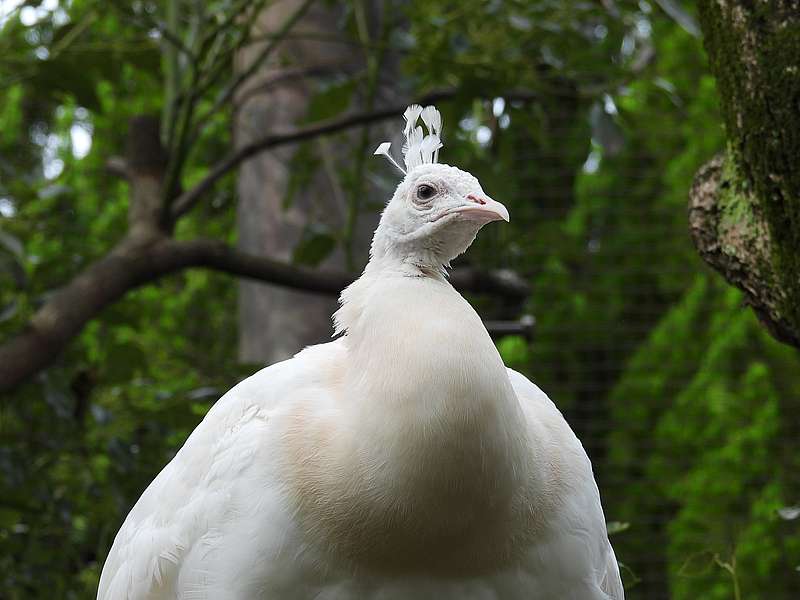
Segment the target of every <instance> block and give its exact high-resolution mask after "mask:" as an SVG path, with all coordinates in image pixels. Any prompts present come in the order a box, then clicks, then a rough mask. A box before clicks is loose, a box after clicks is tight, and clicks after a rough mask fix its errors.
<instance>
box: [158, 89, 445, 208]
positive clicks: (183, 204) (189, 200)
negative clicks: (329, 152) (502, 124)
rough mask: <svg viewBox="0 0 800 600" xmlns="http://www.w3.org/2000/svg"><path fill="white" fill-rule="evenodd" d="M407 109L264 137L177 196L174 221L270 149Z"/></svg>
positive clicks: (439, 95)
mask: <svg viewBox="0 0 800 600" xmlns="http://www.w3.org/2000/svg"><path fill="white" fill-rule="evenodd" d="M455 94H456V92H455V90H444V91H439V92H434V93H432V94H428V95H427V96H424V97H422V98H419V99H418V100H416V102H417V103H419V104H433V103H435V102H438V101H441V100H446V99H449V98H452V97H453V96H455ZM405 108H406V103H403V104H397V105H393V106H388V107H385V108H380V109H377V110H373V111H368V112H358V113H351V114H347V115H344V116H341V117H334V118H332V119H326V120H324V121H318V122H316V123H313V124H311V125H308V126H306V127H300V128H297V129H295V130H294V131H290V132H285V133H272V134H269V135H266V136H264V137H263V138H261V139H260V140H256V141H254V142H251V143H249V144H245V145H244V146H242V147H240V148H239V149H237V150H236V151H234V152H233V153H231V154H229V155H228V156H227V157H225V158H223V159H222V160H221V161H220V162H218V163H217V164H216V165H214V166H213V167H212V168H211V170H210V171H209V172H208V174H207V175H206V176H205V177H204V178H203V179H202V180H201V181H200V182H199V183H198V184H197V185H195V186H194V187H193V188H191V189H190V190H187V191H186V192H184V193H183V194H181V195H180V196H178V198H176V199H175V201H174V202H173V204H172V217H173V219H178V218H180V217H181V216H183V215H184V214H186V213H187V212H188V211H189V210H190V209H191V208H192V207H193V206H194V205H195V203H196V202H197V201H198V200H199V199H200V198H201V197H202V196H203V194H205V193H206V192H207V191H208V190H210V189H211V187H212V186H213V185H214V184H215V183H216V182H217V181H219V180H220V179H221V178H223V177H224V176H225V175H227V174H228V173H230V172H231V171H233V170H234V169H235V168H237V167H238V166H239V165H240V164H241V163H243V162H244V161H245V160H247V159H248V158H251V157H252V156H255V155H256V154H258V153H260V152H264V151H265V150H269V149H271V148H277V147H278V146H285V145H287V144H294V143H297V142H303V141H305V140H308V139H311V138H315V137H318V136H320V135H328V134H331V133H337V132H339V131H344V130H346V129H350V128H351V127H357V126H359V125H366V124H368V123H374V122H376V121H382V120H383V119H388V118H390V117H396V116H397V115H400V114H402V113H403V111H404V110H405Z"/></svg>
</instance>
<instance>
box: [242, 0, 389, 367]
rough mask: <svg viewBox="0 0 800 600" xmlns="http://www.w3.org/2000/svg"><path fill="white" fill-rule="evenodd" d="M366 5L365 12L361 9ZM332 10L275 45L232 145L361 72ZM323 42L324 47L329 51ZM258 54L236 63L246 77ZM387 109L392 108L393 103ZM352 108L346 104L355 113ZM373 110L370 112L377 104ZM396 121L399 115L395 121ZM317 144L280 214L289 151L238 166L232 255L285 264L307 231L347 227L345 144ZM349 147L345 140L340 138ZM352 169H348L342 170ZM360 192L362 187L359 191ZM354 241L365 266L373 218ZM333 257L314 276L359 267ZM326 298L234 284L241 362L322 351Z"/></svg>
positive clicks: (328, 308) (265, 28)
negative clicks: (330, 84)
mask: <svg viewBox="0 0 800 600" xmlns="http://www.w3.org/2000/svg"><path fill="white" fill-rule="evenodd" d="M299 4H300V0H287V1H286V2H281V3H277V4H275V5H273V6H271V7H270V8H269V9H267V10H266V11H264V13H263V14H262V15H261V18H260V19H259V21H258V23H257V24H256V27H257V29H258V31H259V32H267V33H268V32H271V31H275V30H276V29H278V28H279V27H280V26H281V23H283V22H284V21H285V19H286V18H287V16H288V15H290V14H292V12H294V11H295V10H296V9H297V6H298V5H299ZM367 4H368V5H369V3H367ZM341 12H342V11H341V9H340V8H337V7H335V6H333V5H331V6H329V5H325V4H319V3H317V4H315V5H314V6H312V8H311V9H310V10H309V11H308V13H307V14H306V15H305V16H304V17H303V18H302V19H301V20H300V22H299V23H298V24H297V25H296V27H295V29H294V31H293V34H292V36H291V38H290V39H287V40H285V41H283V42H282V43H281V46H280V51H279V52H278V53H277V54H276V58H275V59H274V60H272V61H270V62H269V63H268V64H266V65H264V66H263V67H262V68H261V69H260V70H259V71H258V72H257V74H256V75H255V76H254V77H253V78H252V81H250V82H249V83H248V85H247V86H246V87H245V89H244V90H243V91H242V92H241V93H240V94H239V97H238V99H237V114H236V123H235V136H236V143H237V145H242V144H246V143H247V142H248V141H251V140H252V139H255V138H258V137H260V136H261V135H263V133H264V132H265V131H272V130H286V129H290V128H291V127H292V126H293V125H294V124H297V123H299V122H301V121H302V119H303V118H304V117H305V116H306V114H307V112H308V108H309V103H310V102H311V100H312V99H313V97H314V94H315V92H316V91H317V89H318V87H317V86H315V85H314V83H313V82H314V81H315V78H320V77H321V78H322V79H323V80H327V81H334V82H335V81H337V78H338V79H339V80H340V79H341V77H342V75H348V74H352V73H353V72H355V71H357V70H360V69H363V66H364V61H363V59H362V58H363V51H362V50H361V49H360V48H359V47H358V46H357V45H353V44H352V43H343V42H347V40H346V39H345V38H344V34H342V32H341V31H339V28H340V26H341V23H340V21H341V19H342V14H341ZM331 40H332V41H331ZM257 53H258V49H257V48H256V49H253V50H251V51H250V52H245V53H243V54H242V55H241V56H240V63H241V64H240V65H239V66H240V67H241V68H246V67H247V65H248V64H249V61H251V60H252V57H253V56H254V55H256V54H257ZM393 100H394V102H396V98H395V99H393ZM359 103H360V100H359V99H355V101H354V104H359ZM382 103H383V102H381V101H380V100H378V102H377V104H382ZM398 116H399V115H398ZM341 139H342V138H341V137H339V138H337V143H336V144H334V143H333V142H332V140H330V141H329V140H326V139H325V138H321V139H318V140H314V141H312V142H309V144H311V146H310V148H311V150H312V152H311V155H313V156H314V157H315V158H316V159H318V160H319V162H318V164H314V165H304V166H303V167H307V168H310V169H311V168H313V169H314V173H313V175H312V177H311V179H310V181H308V182H305V184H304V185H303V187H302V189H299V190H295V193H294V194H293V196H292V199H291V203H290V204H289V206H288V207H286V206H284V202H285V199H286V196H287V193H288V191H289V189H290V187H291V185H292V174H293V172H294V174H295V176H296V175H297V172H298V171H299V170H300V169H299V168H298V165H296V164H294V163H293V157H294V156H295V153H296V152H297V151H298V150H297V148H285V149H279V150H276V151H272V152H267V153H264V154H262V155H261V156H259V157H257V158H255V159H254V160H252V161H250V162H249V163H246V164H245V165H243V167H242V169H241V171H240V175H239V183H238V188H239V220H238V227H239V246H240V248H241V249H242V250H245V251H247V252H254V253H258V254H265V255H268V256H270V257H272V258H275V259H281V260H285V261H287V262H288V261H291V258H292V254H293V251H294V249H295V247H296V246H297V244H298V242H299V241H300V240H301V239H302V237H303V235H304V232H307V231H308V229H309V228H310V227H315V226H320V225H321V226H323V227H324V228H325V229H326V230H328V231H331V232H335V231H341V230H342V228H343V227H344V226H345V223H346V219H347V211H348V206H347V200H348V199H347V194H346V193H345V191H344V189H343V184H342V181H341V179H340V176H341V173H340V172H339V171H340V168H341V167H342V166H343V160H342V159H343V158H344V159H345V160H346V159H347V158H348V157H349V156H350V155H351V154H352V152H349V151H350V150H351V149H352V143H350V144H349V145H348V147H345V148H342V144H341V143H340V141H341ZM345 139H346V140H349V141H350V142H352V140H354V139H355V137H354V135H353V134H351V135H350V136H347V137H345ZM346 166H348V167H350V168H352V165H346ZM365 189H366V190H369V187H368V186H367V187H365ZM360 223H361V224H360V225H359V226H357V227H356V231H357V232H360V233H361V235H360V239H359V241H357V242H356V248H357V253H356V255H357V256H363V257H364V258H366V248H367V245H366V241H367V240H368V239H369V238H368V235H366V233H368V232H371V231H372V229H373V228H374V217H369V218H366V219H363V218H362V219H361V220H360ZM345 262H346V261H345V258H344V255H343V253H342V252H341V251H340V250H339V251H336V252H334V253H333V254H332V255H331V256H329V257H328V258H327V259H326V260H325V261H324V262H323V263H322V264H321V268H324V269H331V268H335V269H337V270H342V269H343V268H344V267H345V266H346V267H347V268H348V269H351V270H352V269H355V270H357V269H358V268H359V267H360V266H361V264H354V265H345ZM335 308H336V301H335V299H334V298H323V297H318V296H317V297H315V296H310V295H307V294H303V293H302V292H296V291H291V290H286V289H277V288H275V287H269V286H265V285H262V284H260V283H256V282H242V283H241V284H240V291H239V330H240V334H239V356H240V358H241V359H242V360H243V361H246V362H258V363H272V362H276V361H279V360H283V359H285V358H287V357H289V356H291V355H293V354H295V353H296V352H298V351H299V350H300V349H301V348H303V347H304V346H306V345H308V344H314V343H319V342H323V341H326V340H327V339H329V338H330V335H331V333H332V327H331V314H332V313H333V311H334V310H335Z"/></svg>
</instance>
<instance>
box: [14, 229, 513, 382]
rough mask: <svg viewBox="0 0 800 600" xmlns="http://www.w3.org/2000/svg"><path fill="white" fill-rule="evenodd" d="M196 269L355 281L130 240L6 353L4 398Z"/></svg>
mask: <svg viewBox="0 0 800 600" xmlns="http://www.w3.org/2000/svg"><path fill="white" fill-rule="evenodd" d="M189 267H207V268H210V269H214V270H217V271H221V272H224V273H229V274H231V275H238V276H240V277H247V278H250V279H255V280H258V281H264V282H266V283H271V284H274V285H281V286H285V287H289V288H293V289H296V290H301V291H306V292H314V293H319V294H330V295H335V294H338V293H339V292H340V291H341V290H342V288H344V287H345V286H347V285H348V284H350V283H351V282H352V281H353V280H354V279H355V276H354V275H352V274H349V273H337V272H327V273H326V272H319V271H313V270H311V269H307V268H303V267H298V266H294V265H289V264H286V263H282V262H279V261H275V260H272V259H270V258H267V257H264V256H256V255H253V254H247V253H245V252H240V251H238V250H236V249H235V248H232V247H231V246H228V245H227V244H225V243H223V242H218V241H215V240H192V241H175V240H171V239H167V238H164V239H162V240H160V241H158V242H155V243H151V244H148V245H141V244H137V243H136V242H135V241H134V240H133V239H132V238H126V239H125V240H123V241H122V242H121V243H120V244H119V245H117V246H116V247H115V248H114V250H113V251H112V252H111V253H110V254H109V255H107V256H106V257H104V258H102V259H100V260H99V261H97V262H95V263H93V264H92V265H90V266H89V267H87V268H86V269H85V270H84V271H83V272H82V273H81V274H80V275H78V276H77V277H75V278H74V279H73V280H72V281H71V282H70V283H68V284H67V285H66V286H65V287H63V288H62V289H60V290H59V291H58V292H56V293H55V294H54V295H53V296H52V297H51V298H50V299H49V300H48V301H47V303H46V304H45V305H44V306H43V307H42V308H41V309H39V311H38V312H37V313H36V314H35V315H34V316H33V318H32V319H31V321H30V323H29V324H28V326H27V327H26V329H25V330H24V331H22V332H21V333H20V334H19V335H18V336H17V337H15V338H13V339H12V340H10V341H8V342H6V343H5V344H3V345H2V346H0V391H5V390H9V389H11V388H13V387H14V386H16V385H18V384H19V383H21V382H22V381H24V380H25V379H27V378H29V377H30V376H32V375H33V374H35V373H37V372H38V371H40V370H41V369H43V368H45V367H47V366H49V365H50V364H52V363H53V362H54V361H55V360H56V358H57V357H58V355H59V354H60V353H61V351H62V350H63V349H64V348H65V347H66V345H67V344H68V343H69V342H70V340H72V339H73V338H74V337H75V336H77V335H78V334H79V333H80V332H81V330H82V329H83V327H84V325H85V324H86V323H87V322H88V321H90V320H91V319H93V318H94V317H96V316H97V315H98V314H99V313H100V312H101V311H102V310H103V309H104V308H105V307H107V306H109V305H110V304H112V303H114V302H116V301H117V300H119V299H120V298H122V297H123V296H124V295H125V294H126V293H127V292H128V291H130V290H132V289H134V288H136V287H138V286H141V285H144V284H146V283H149V282H152V281H155V280H156V279H158V278H160V277H163V276H164V275H168V274H170V273H175V272H177V271H180V270H182V269H186V268H189ZM452 280H453V283H454V285H456V287H459V288H460V289H461V290H462V291H471V292H478V293H481V292H484V293H491V294H503V293H504V294H506V295H508V296H509V297H512V298H519V297H520V296H521V295H522V296H524V295H527V286H526V284H525V283H524V282H522V281H521V280H520V279H519V278H518V277H516V276H514V275H513V274H510V273H509V272H505V271H500V272H496V273H483V272H480V271H477V270H474V269H466V270H461V271H459V270H456V271H454V273H453V278H452Z"/></svg>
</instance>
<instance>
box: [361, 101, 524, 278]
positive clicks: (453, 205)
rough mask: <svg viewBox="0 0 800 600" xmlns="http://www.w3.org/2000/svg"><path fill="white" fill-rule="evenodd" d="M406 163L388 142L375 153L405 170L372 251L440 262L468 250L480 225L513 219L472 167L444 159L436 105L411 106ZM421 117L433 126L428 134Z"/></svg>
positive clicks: (422, 262) (438, 264)
mask: <svg viewBox="0 0 800 600" xmlns="http://www.w3.org/2000/svg"><path fill="white" fill-rule="evenodd" d="M403 117H404V118H405V120H406V127H405V131H404V134H405V138H406V142H405V144H404V145H403V159H404V162H405V165H406V168H405V169H403V168H402V167H401V166H400V165H399V163H398V162H397V161H395V159H394V158H393V157H392V156H391V154H390V153H389V149H390V147H391V145H390V143H389V142H384V143H382V144H381V145H380V146H378V149H377V150H376V151H375V154H380V155H383V156H385V157H386V158H387V159H388V160H389V162H391V163H392V164H393V165H394V166H395V167H397V168H398V169H399V170H400V171H402V172H403V173H404V175H405V177H404V178H403V180H402V181H401V182H400V184H399V185H398V186H397V190H396V191H395V193H394V195H393V196H392V199H391V200H390V201H389V203H388V204H387V206H386V209H385V210H384V211H383V215H382V216H381V222H380V225H379V226H378V229H377V231H376V232H375V239H374V240H373V246H372V254H373V256H375V255H391V256H394V257H397V258H400V259H403V260H410V261H411V262H414V263H417V264H419V265H421V266H424V267H430V268H440V267H442V266H443V265H447V264H448V263H449V262H450V261H451V260H452V259H454V258H455V257H456V256H458V255H459V254H461V253H463V252H464V251H465V250H466V249H467V248H468V247H469V246H470V244H471V243H472V242H473V240H474V239H475V236H476V235H477V233H478V231H479V230H480V228H481V227H483V226H484V225H485V224H487V223H489V222H491V221H498V220H504V221H508V220H509V216H508V210H507V209H506V207H505V206H503V205H502V204H500V203H499V202H497V201H495V200H492V199H491V198H490V197H489V196H488V195H487V194H486V193H485V192H484V191H483V188H481V184H480V182H478V180H477V178H475V177H474V176H473V175H471V174H470V173H467V172H466V171H462V170H461V169H458V168H456V167H451V166H449V165H445V164H439V163H438V162H437V160H438V154H439V149H440V148H441V147H442V143H441V137H440V136H441V123H442V119H441V115H440V114H439V111H438V110H436V108H434V107H433V106H428V107H425V108H424V109H423V108H422V107H421V106H419V105H412V106H409V107H408V108H407V109H406V111H405V113H404V115H403ZM419 119H421V120H422V122H423V123H424V124H425V127H426V128H427V130H428V133H427V134H424V132H423V129H422V127H421V126H419V125H417V122H418V120H419Z"/></svg>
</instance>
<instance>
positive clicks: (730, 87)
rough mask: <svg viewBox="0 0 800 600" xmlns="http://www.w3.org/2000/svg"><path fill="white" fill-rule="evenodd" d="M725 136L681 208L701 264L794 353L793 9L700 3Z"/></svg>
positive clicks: (797, 14) (798, 281)
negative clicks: (719, 150)
mask: <svg viewBox="0 0 800 600" xmlns="http://www.w3.org/2000/svg"><path fill="white" fill-rule="evenodd" d="M699 13H700V22H701V26H702V29H703V34H704V37H705V47H706V51H707V52H708V55H709V59H710V63H711V70H712V72H713V73H714V75H715V77H716V79H717V85H718V88H719V93H720V98H721V107H722V114H723V118H724V121H725V127H726V131H727V134H728V148H727V150H726V151H725V153H724V154H723V155H721V156H719V157H717V158H715V159H714V160H712V161H711V162H710V163H709V164H707V165H706V166H705V167H703V168H702V169H701V170H700V172H699V173H698V174H697V176H696V179H695V182H694V185H693V186H692V191H691V194H690V203H689V218H690V228H691V232H692V237H693V239H694V241H695V245H696V246H697V248H698V250H699V252H700V254H701V256H702V257H703V258H704V259H705V260H706V262H708V263H709V264H710V265H711V266H712V267H714V268H715V269H716V270H718V271H719V272H720V273H722V275H724V276H725V278H726V279H727V280H728V281H729V282H730V283H732V284H733V285H736V286H737V287H739V288H741V289H742V290H743V291H744V292H745V294H746V297H747V300H748V302H749V303H750V304H751V305H752V306H753V308H754V309H755V311H756V313H757V314H758V316H759V318H760V319H761V321H762V322H763V323H764V324H765V326H766V327H767V329H768V330H769V331H770V333H771V334H772V335H773V336H774V337H775V338H776V339H778V340H780V341H782V342H784V343H787V344H790V345H792V346H795V347H798V348H800V0H772V1H767V0H701V1H700V3H699Z"/></svg>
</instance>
